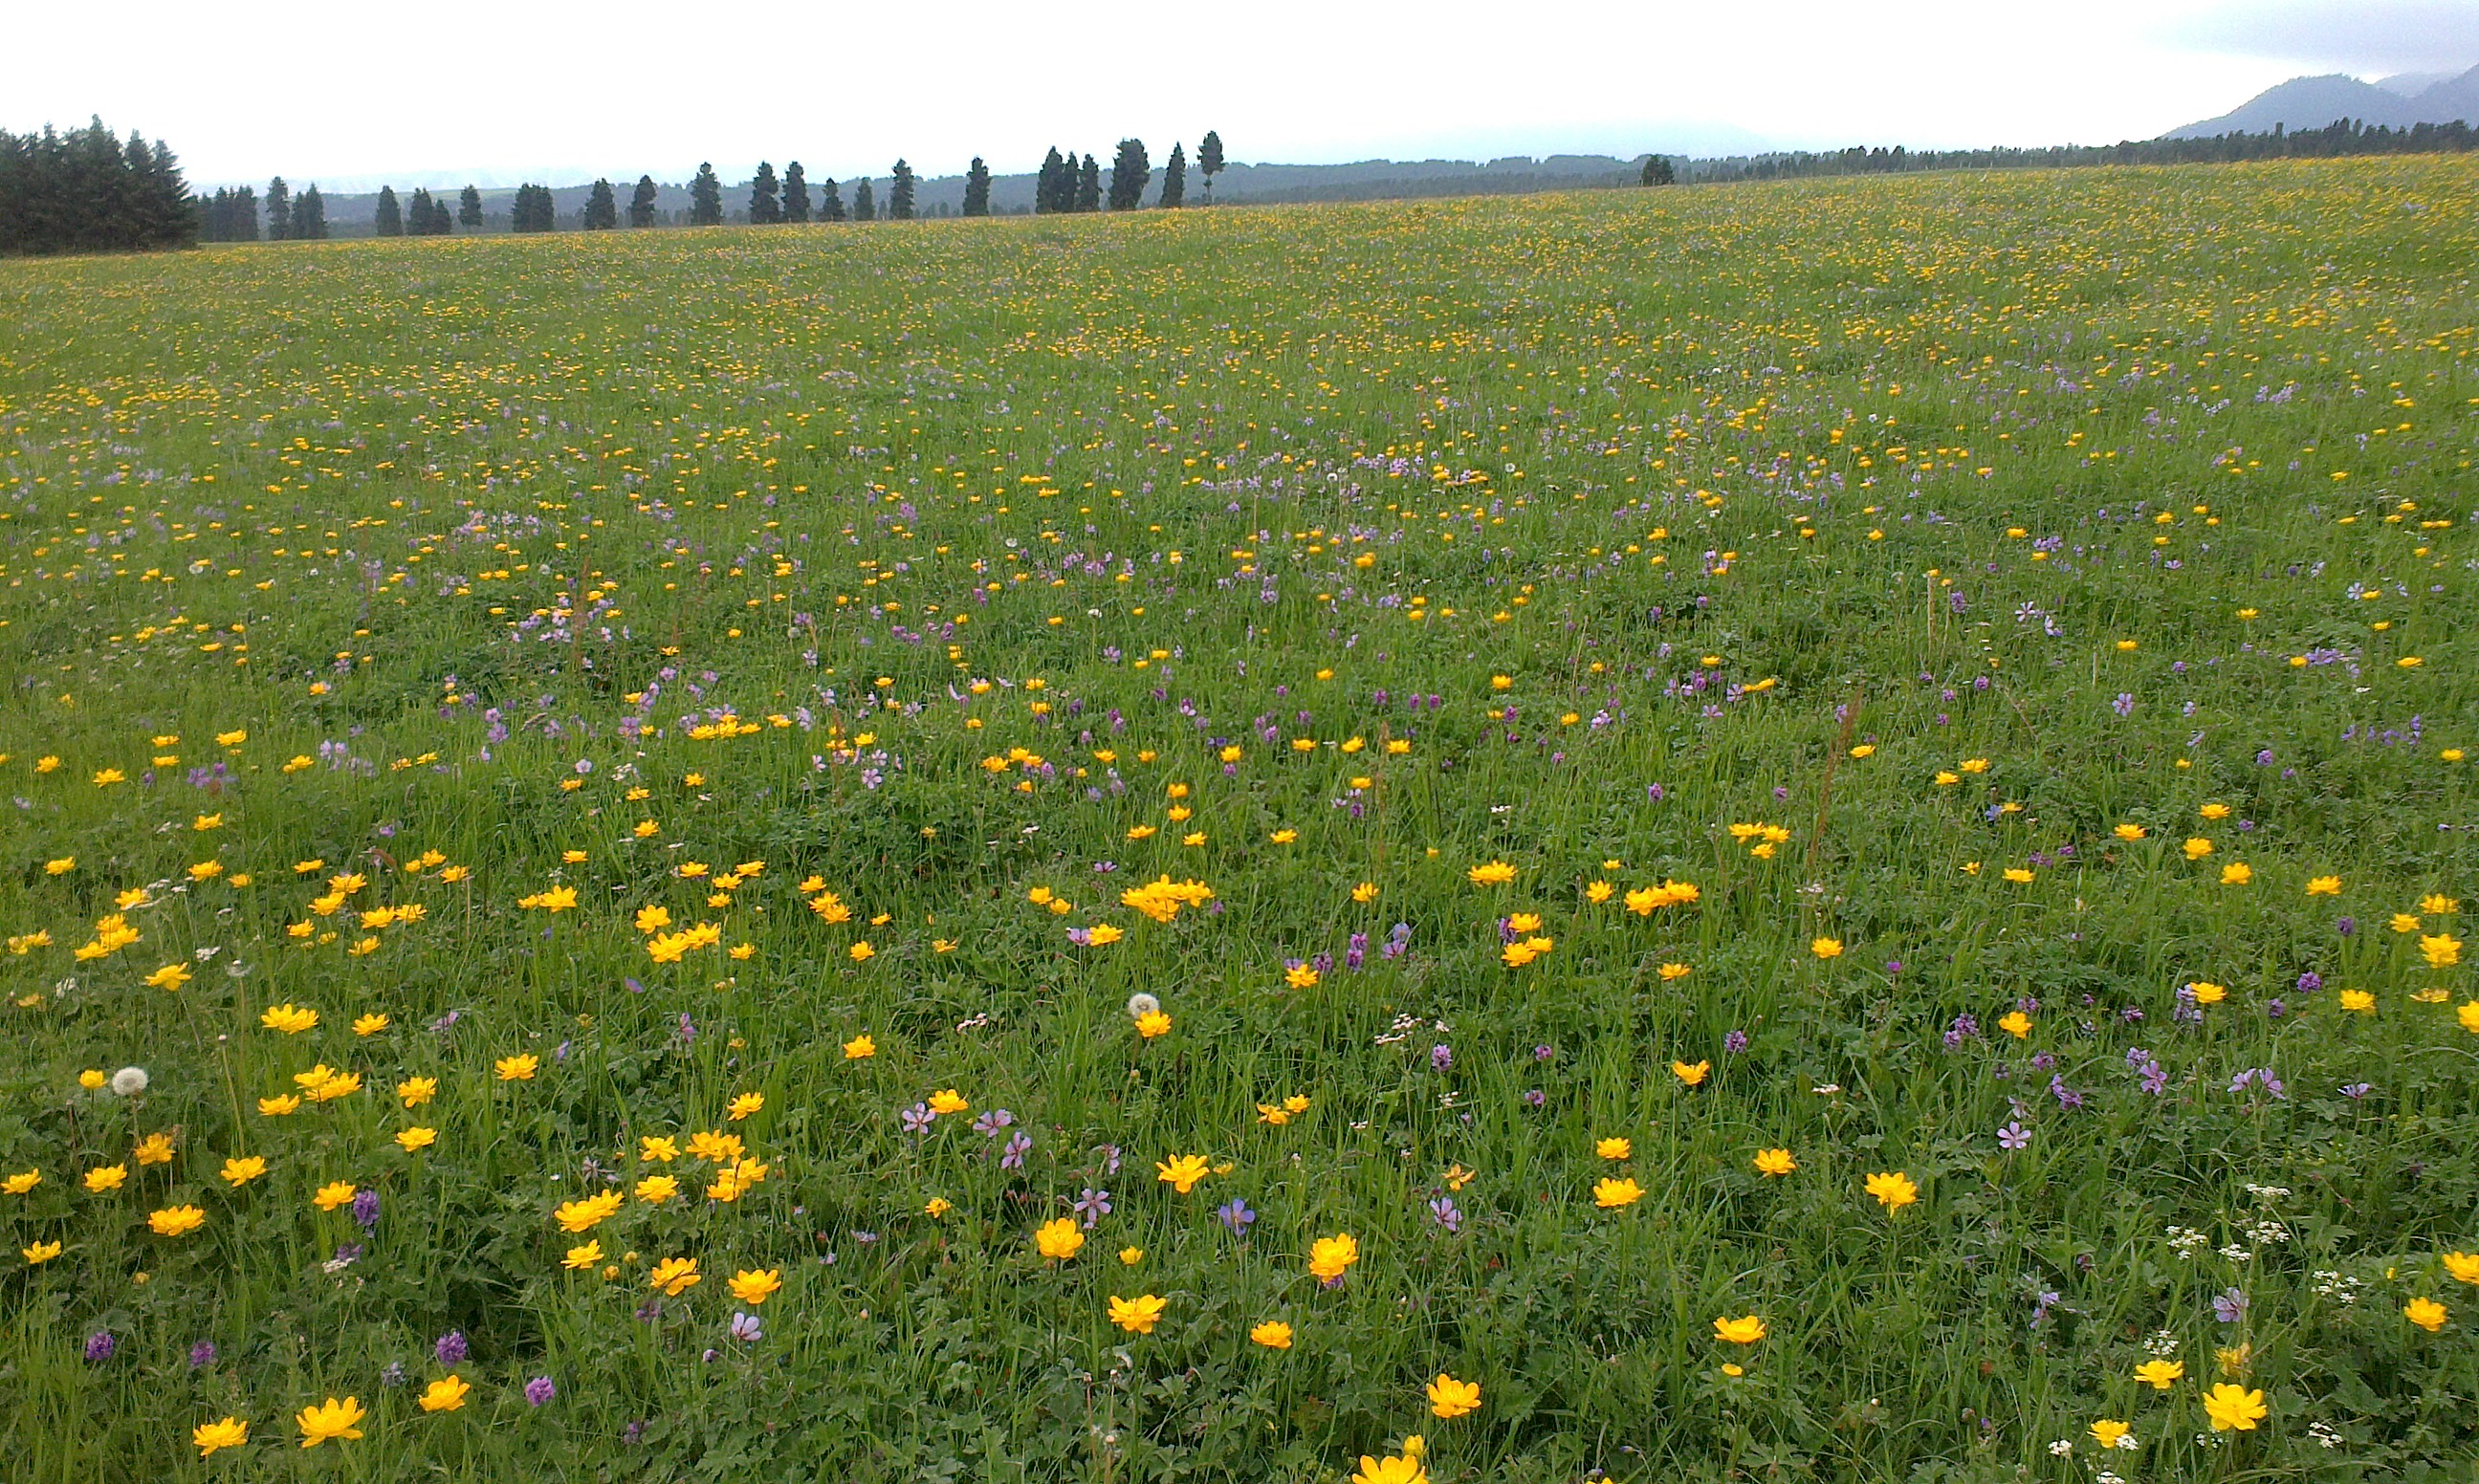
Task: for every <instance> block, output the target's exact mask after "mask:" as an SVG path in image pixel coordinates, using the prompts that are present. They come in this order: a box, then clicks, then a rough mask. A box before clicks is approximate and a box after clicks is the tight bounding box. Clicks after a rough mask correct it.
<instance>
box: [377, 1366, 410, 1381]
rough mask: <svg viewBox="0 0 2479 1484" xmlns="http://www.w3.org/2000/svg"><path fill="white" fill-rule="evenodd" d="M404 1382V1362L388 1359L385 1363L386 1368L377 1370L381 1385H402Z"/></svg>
mask: <svg viewBox="0 0 2479 1484" xmlns="http://www.w3.org/2000/svg"><path fill="white" fill-rule="evenodd" d="M404 1382H405V1374H404V1362H402V1361H390V1362H388V1363H387V1369H384V1370H382V1371H380V1372H379V1385H381V1386H402V1385H403V1384H404Z"/></svg>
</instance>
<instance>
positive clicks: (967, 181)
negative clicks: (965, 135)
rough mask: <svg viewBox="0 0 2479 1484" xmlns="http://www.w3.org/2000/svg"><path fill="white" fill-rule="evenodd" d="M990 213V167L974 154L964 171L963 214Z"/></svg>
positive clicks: (980, 214) (975, 215)
mask: <svg viewBox="0 0 2479 1484" xmlns="http://www.w3.org/2000/svg"><path fill="white" fill-rule="evenodd" d="M989 214H990V167H989V166H986V165H984V164H983V163H982V157H981V156H979V155H975V156H974V157H973V163H972V166H971V167H970V168H968V169H966V170H965V171H964V215H965V216H967V217H986V216H988V215H989Z"/></svg>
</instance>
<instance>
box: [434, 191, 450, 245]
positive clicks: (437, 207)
mask: <svg viewBox="0 0 2479 1484" xmlns="http://www.w3.org/2000/svg"><path fill="white" fill-rule="evenodd" d="M455 229H456V217H455V216H454V214H453V213H451V212H449V211H448V210H447V197H446V196H444V195H435V196H432V197H431V198H430V235H431V236H433V237H446V236H447V235H448V234H450V233H451V232H453V231H454V230H455Z"/></svg>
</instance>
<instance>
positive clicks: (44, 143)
mask: <svg viewBox="0 0 2479 1484" xmlns="http://www.w3.org/2000/svg"><path fill="white" fill-rule="evenodd" d="M2473 149H2479V129H2474V128H2473V127H2472V125H2471V124H2470V123H2468V122H2466V121H2460V120H2457V121H2455V122H2451V123H2443V124H2430V123H2421V124H2414V125H2410V126H2408V127H2403V128H2394V127H2389V126H2386V125H2382V124H2378V125H2374V126H2369V125H2367V124H2365V123H2364V121H2363V120H2358V119H2349V118H2342V119H2336V120H2335V121H2334V122H2332V123H2331V124H2329V125H2327V126H2325V127H2324V128H2321V129H2301V130H2287V129H2284V128H2283V127H2282V126H2280V125H2277V124H2276V125H2275V126H2274V127H2273V128H2272V129H2270V130H2268V131H2266V132H2263V133H2260V134H2249V133H2246V132H2243V131H2236V132H2232V133H2228V134H2220V135H2212V136H2209V137H2206V138H2200V139H2155V140H2142V141H2121V142H2119V143H2116V144H2093V145H2059V146H2052V147H2047V148H2011V147H2003V148H1989V149H1954V150H1911V149H1906V148H1904V146H1902V145H1899V144H1898V145H1895V146H1893V147H1892V148H1891V149H1887V148H1884V147H1882V146H1878V147H1876V148H1868V147H1865V146H1857V145H1854V146H1853V147H1851V148H1848V149H1842V150H1824V151H1813V152H1811V151H1806V150H1792V151H1779V152H1775V153H1769V154H1762V155H1742V156H1730V157H1724V158H1718V159H1703V160H1696V159H1689V158H1686V157H1681V156H1668V155H1662V154H1659V153H1655V154H1651V155H1648V156H1647V157H1646V158H1645V160H1644V161H1643V164H1642V167H1641V169H1640V170H1639V171H1638V172H1637V173H1636V175H1635V176H1634V179H1635V180H1636V182H1637V183H1638V184H1640V185H1644V186H1669V185H1684V184H1711V183H1722V182H1729V181H1748V180H1788V179H1812V178H1817V177H1824V176H1839V175H1866V174H1895V173H1906V172H1913V171H1921V170H1953V169H2043V168H2050V169H2072V168H2082V167H2086V166H2105V165H2187V164H2216V163H2235V162H2241V161H2258V160H2281V159H2331V158H2340V157H2348V156H2360V155H2389V154H2415V153H2464V152H2467V151H2470V150H2473ZM1223 165H1224V159H1223V151H1222V140H1221V136H1220V135H1219V134H1217V133H1215V132H1214V131H1212V130H1209V131H1207V133H1206V135H1205V138H1204V140H1203V141H1201V142H1200V144H1199V145H1198V148H1197V152H1196V156H1195V158H1194V160H1193V161H1192V162H1191V161H1190V160H1189V158H1188V155H1187V152H1186V150H1185V148H1184V146H1183V145H1182V144H1177V143H1175V144H1173V145H1172V146H1171V152H1170V156H1169V158H1168V159H1167V160H1166V161H1165V162H1164V163H1163V172H1162V186H1161V191H1160V192H1159V195H1158V197H1157V201H1156V204H1157V205H1158V206H1161V207H1164V208H1177V207H1179V206H1181V205H1183V204H1185V201H1186V196H1187V185H1188V173H1189V171H1190V170H1191V168H1192V169H1193V170H1194V172H1195V173H1196V174H1197V175H1198V176H1200V177H1201V178H1202V180H1203V184H1204V194H1205V200H1206V202H1207V204H1211V203H1212V201H1213V195H1214V176H1215V175H1216V174H1219V173H1220V172H1221V170H1222V168H1223ZM1152 177H1153V170H1152V166H1151V163H1150V161H1149V159H1148V157H1147V155H1146V152H1145V146H1144V141H1141V140H1137V139H1125V140H1121V141H1119V145H1118V150H1117V153H1116V155H1115V156H1114V157H1113V159H1112V164H1111V166H1110V169H1109V180H1108V184H1107V186H1106V184H1105V181H1104V176H1103V166H1102V165H1101V162H1100V161H1099V160H1098V159H1097V158H1096V157H1094V156H1093V155H1090V154H1086V155H1083V156H1081V157H1080V156H1079V155H1077V154H1075V153H1074V152H1072V151H1071V152H1067V153H1061V151H1060V150H1059V148H1058V147H1057V146H1055V145H1054V146H1052V147H1051V148H1050V149H1049V151H1048V153H1047V154H1046V155H1045V156H1044V157H1043V160H1042V164H1041V168H1040V170H1039V172H1038V173H1037V174H1036V176H1035V198H1034V204H1033V210H1034V211H1035V213H1037V214H1042V215H1051V214H1072V213H1079V212H1097V211H1101V210H1103V209H1105V208H1106V207H1107V208H1108V209H1109V210H1112V211H1130V210H1136V209H1137V208H1139V207H1140V206H1142V204H1143V196H1144V192H1145V190H1146V188H1147V187H1148V185H1150V184H1151V182H1152ZM1624 183H1625V179H1624V177H1617V176H1613V177H1608V178H1604V177H1600V176H1585V177H1581V178H1578V179H1575V180H1573V181H1572V182H1563V181H1562V182H1561V183H1560V188H1561V189H1591V188H1594V187H1597V186H1603V185H1621V184H1624ZM853 187H854V189H853V196H852V200H851V202H850V204H849V205H847V204H846V202H845V200H844V198H843V194H842V192H841V190H840V188H839V186H838V184H837V183H836V182H835V181H834V180H833V179H832V178H831V177H830V178H827V179H824V180H822V181H819V182H815V183H812V182H811V181H810V180H809V179H808V178H807V176H806V175H805V172H804V170H803V168H802V166H801V163H800V162H799V161H797V160H795V161H793V162H792V163H791V164H790V165H788V166H785V168H784V170H783V173H782V175H781V176H779V177H778V176H777V175H776V173H775V171H774V167H773V166H772V165H771V164H766V163H761V164H760V165H759V166H758V167H757V173H756V176H755V177H754V179H753V180H752V182H751V185H750V199H749V208H748V212H747V215H746V217H745V218H742V219H746V220H747V221H748V222H749V223H751V224H753V225H771V224H776V223H795V224H797V223H804V222H811V221H825V222H839V221H874V220H878V219H880V218H881V217H884V218H886V219H890V220H899V221H900V220H908V219H910V218H911V217H913V216H914V214H915V209H916V192H917V189H918V180H917V178H916V176H915V175H914V173H913V170H912V167H911V166H910V165H909V164H908V163H907V162H906V161H904V160H898V161H896V163H895V168H894V172H893V176H892V178H891V180H890V181H889V183H888V190H887V193H886V200H885V202H884V204H883V206H882V205H881V203H880V202H879V200H878V198H877V195H876V190H875V186H874V183H873V182H872V181H871V180H870V179H869V178H868V177H866V176H863V177H860V178H858V179H856V181H855V182H854V183H853ZM723 189H724V188H723V183H722V182H721V180H719V179H718V178H717V177H716V175H715V173H714V167H713V166H712V165H711V164H702V165H700V166H698V172H697V176H696V178H695V179H694V180H693V181H692V182H691V183H690V187H689V195H690V205H689V209H688V212H687V214H686V215H687V219H688V222H689V224H691V225H696V226H717V225H721V224H723V223H724V222H725V221H726V220H727V219H728V218H727V215H726V211H725V207H724V196H723ZM659 190H660V188H659V187H657V186H656V185H655V183H654V179H653V177H652V175H641V176H639V177H638V179H637V184H636V188H635V190H634V191H633V192H631V195H630V199H629V202H628V206H627V208H626V224H627V225H628V226H630V227H634V228H646V227H653V226H658V225H661V224H663V221H664V217H666V215H667V214H666V213H664V212H662V211H661V210H660V209H659V208H658V206H657V204H656V200H657V194H658V192H659ZM813 192H814V193H813ZM1411 193H1413V194H1418V193H1420V192H1418V191H1417V190H1414V191H1412V192H1411ZM1459 193H1468V192H1459ZM939 210H940V212H941V213H943V212H944V211H945V210H946V208H945V206H944V205H943V204H942V205H941V206H940V208H939ZM262 213H263V214H264V222H263V224H262ZM962 215H964V216H966V217H986V216H988V215H990V172H989V167H988V166H986V165H985V164H984V162H983V160H982V159H981V157H980V156H978V155H977V156H975V157H974V158H973V163H972V166H971V167H970V168H969V169H968V170H967V172H966V174H965V177H964V192H963V211H962ZM505 219H506V220H507V224H508V228H509V230H511V231H514V232H524V233H534V232H551V231H556V230H557V229H558V226H559V221H558V212H557V209H556V203H555V198H554V196H553V193H552V191H551V189H550V188H549V187H548V186H541V185H534V184H530V183H528V184H526V185H524V186H520V187H519V188H518V190H517V192H516V197H515V200H514V201H513V202H512V203H511V206H510V210H509V213H508V216H507V217H506V218H505ZM576 219H577V221H578V223H579V225H580V226H581V227H582V228H583V229H584V230H587V231H608V230H613V229H616V228H617V227H618V226H620V225H621V222H622V219H623V214H622V210H621V207H620V204H619V198H618V194H617V192H615V190H614V189H613V187H612V185H611V182H610V181H608V180H597V181H596V182H594V185H593V187H592V189H591V191H590V192H589V193H588V196H587V199H586V202H585V205H584V209H583V210H582V211H581V212H580V213H579V215H578V217H577V218H576ZM491 221H492V217H490V216H489V215H488V214H486V212H485V210H484V207H483V202H482V195H481V192H480V191H479V190H478V189H477V188H475V187H474V186H472V185H468V186H466V187H465V188H464V190H463V191H462V192H460V193H459V197H458V201H457V205H456V208H455V210H454V211H453V212H452V213H451V212H450V210H449V208H448V205H447V192H446V191H445V190H444V189H442V190H441V191H440V192H436V193H434V192H431V191H430V190H428V189H427V188H421V189H417V190H415V191H414V192H412V194H411V195H410V197H399V196H398V195H397V194H396V190H395V188H394V187H393V186H383V187H381V188H380V190H379V192H378V198H377V205H376V208H375V211H374V216H373V221H372V229H373V232H374V234H375V235H377V236H381V237H438V236H446V235H447V234H449V233H450V232H452V231H455V230H458V229H462V230H464V231H467V232H473V231H479V230H482V229H484V228H485V227H487V226H488V225H490V223H491ZM328 235H329V228H328V222H327V215H326V203H325V199H324V197H323V196H322V195H321V194H320V192H319V187H318V185H317V184H316V183H315V182H314V183H312V184H311V185H309V186H307V187H304V188H303V189H302V190H301V191H300V192H298V193H295V192H293V190H292V189H291V188H290V187H289V186H287V185H286V184H285V181H284V178H283V177H282V176H277V177H275V178H274V179H273V180H270V181H269V182H268V186H267V190H266V192H265V193H264V196H263V197H262V195H261V194H260V192H256V191H254V190H252V189H251V188H250V187H247V186H242V187H234V188H218V189H217V191H216V192H215V193H214V194H213V195H212V196H207V195H202V194H196V193H192V192H191V191H190V189H189V186H188V183H187V181H186V180H185V179H184V178H183V175H182V172H181V166H180V162H179V160H178V159H177V158H176V157H175V156H174V155H173V153H172V151H171V149H170V147H169V146H167V145H166V143H165V142H164V141H162V140H160V139H159V140H157V141H154V142H153V143H151V144H149V143H148V142H146V141H145V140H144V139H143V138H142V137H141V135H140V134H139V133H137V132H136V131H134V130H133V131H132V132H131V133H130V134H129V136H128V138H127V140H126V141H123V140H121V139H120V138H118V137H117V136H115V134H114V133H113V132H112V131H111V130H110V129H108V128H106V127H105V126H104V123H103V120H102V119H101V118H100V117H96V118H94V119H92V120H90V121H89V123H88V125H87V126H86V127H85V128H82V129H72V130H70V131H68V132H66V133H61V132H59V131H56V130H55V129H53V128H52V127H51V126H49V125H46V126H45V127H44V128H43V130H42V131H41V132H40V133H39V134H28V135H14V134H11V133H8V132H7V131H5V130H0V256H19V255H29V254H47V253H63V252H115V251H121V252H125V251H146V250H153V249H161V248H166V247H184V246H188V245H190V244H192V243H195V242H198V241H201V240H204V241H207V242H212V243H241V242H259V241H267V242H316V241H319V240H321V239H324V238H326V237H327V236H328Z"/></svg>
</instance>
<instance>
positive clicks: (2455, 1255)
mask: <svg viewBox="0 0 2479 1484" xmlns="http://www.w3.org/2000/svg"><path fill="white" fill-rule="evenodd" d="M2444 1270H2445V1271H2446V1272H2447V1273H2449V1274H2451V1275H2452V1276H2453V1277H2454V1278H2456V1279H2458V1280H2459V1281H2461V1282H2464V1283H2479V1252H2447V1253H2445V1254H2444Z"/></svg>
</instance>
